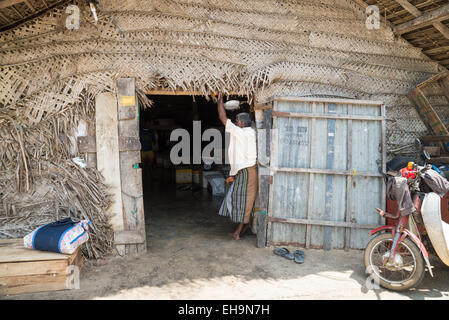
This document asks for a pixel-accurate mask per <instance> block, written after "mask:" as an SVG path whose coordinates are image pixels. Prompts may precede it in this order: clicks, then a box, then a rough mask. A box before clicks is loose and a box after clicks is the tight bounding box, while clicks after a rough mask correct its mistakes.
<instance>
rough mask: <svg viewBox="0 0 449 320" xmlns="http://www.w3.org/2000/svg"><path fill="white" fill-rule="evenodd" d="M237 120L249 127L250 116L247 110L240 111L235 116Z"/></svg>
mask: <svg viewBox="0 0 449 320" xmlns="http://www.w3.org/2000/svg"><path fill="white" fill-rule="evenodd" d="M235 119H236V120H237V121H241V122H243V123H244V125H245V127H251V117H250V116H249V113H247V112H241V113H239V114H237V115H236V116H235Z"/></svg>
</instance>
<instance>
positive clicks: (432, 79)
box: [416, 71, 449, 89]
mask: <svg viewBox="0 0 449 320" xmlns="http://www.w3.org/2000/svg"><path fill="white" fill-rule="evenodd" d="M446 77H449V72H447V71H446V72H442V73H438V74H436V75H434V76H432V77H430V78H429V79H427V80H426V81H424V82H421V83H420V84H418V85H417V86H416V88H420V89H423V88H424V87H426V86H427V85H429V84H431V83H434V82H436V81H439V80H441V79H444V78H446Z"/></svg>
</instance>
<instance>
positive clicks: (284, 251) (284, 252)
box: [273, 248, 295, 260]
mask: <svg viewBox="0 0 449 320" xmlns="http://www.w3.org/2000/svg"><path fill="white" fill-rule="evenodd" d="M273 252H274V254H276V255H278V256H281V257H284V258H286V259H288V260H293V259H295V257H294V256H293V254H292V253H291V252H290V251H289V250H288V249H287V248H274V251H273Z"/></svg>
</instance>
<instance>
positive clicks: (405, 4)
mask: <svg viewBox="0 0 449 320" xmlns="http://www.w3.org/2000/svg"><path fill="white" fill-rule="evenodd" d="M396 2H397V3H399V4H400V5H401V6H402V7H403V8H404V9H405V10H407V11H408V12H410V13H411V14H412V15H414V16H415V17H418V16H420V15H422V12H421V11H419V9H418V8H416V7H415V6H414V5H412V4H411V3H410V2H408V1H407V0H396Z"/></svg>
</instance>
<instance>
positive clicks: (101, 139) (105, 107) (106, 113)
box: [95, 93, 125, 255]
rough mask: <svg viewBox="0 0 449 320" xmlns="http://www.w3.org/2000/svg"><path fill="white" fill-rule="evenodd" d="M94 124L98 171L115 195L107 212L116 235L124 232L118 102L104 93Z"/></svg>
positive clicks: (97, 101) (121, 248)
mask: <svg viewBox="0 0 449 320" xmlns="http://www.w3.org/2000/svg"><path fill="white" fill-rule="evenodd" d="M95 120H96V126H95V127H96V130H95V132H96V142H97V144H96V146H97V168H98V171H100V173H101V174H102V175H103V177H104V180H105V181H104V182H105V184H106V185H108V186H109V187H110V190H109V191H110V192H111V194H112V205H111V207H110V208H109V209H108V215H109V216H110V222H111V225H112V228H113V230H114V232H117V231H123V230H124V228H125V226H124V221H123V214H122V188H121V182H120V161H119V143H118V125H117V122H118V117H117V98H116V97H115V95H114V94H111V93H101V94H99V95H98V96H97V97H96V99H95ZM116 248H117V251H118V253H119V254H120V255H124V254H125V246H124V245H122V244H119V245H116Z"/></svg>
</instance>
